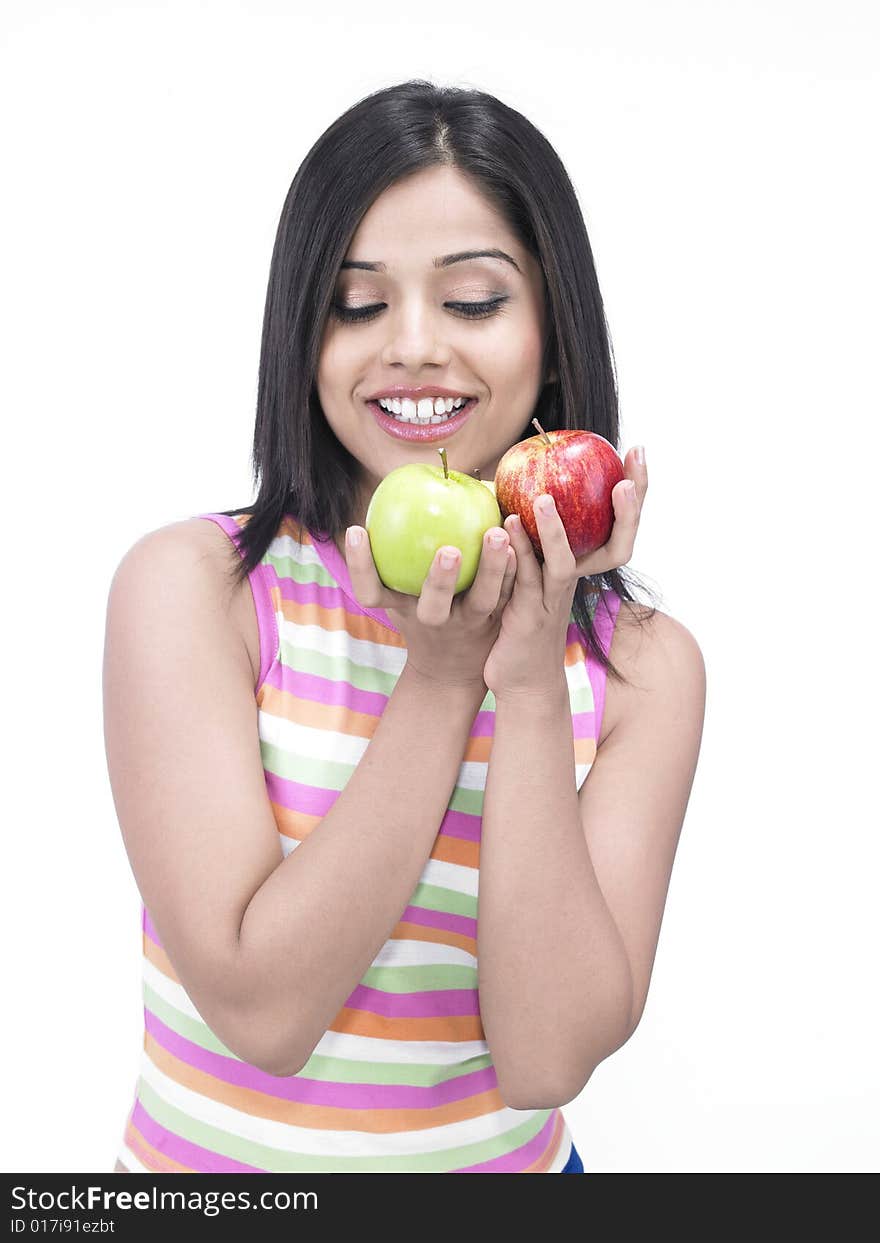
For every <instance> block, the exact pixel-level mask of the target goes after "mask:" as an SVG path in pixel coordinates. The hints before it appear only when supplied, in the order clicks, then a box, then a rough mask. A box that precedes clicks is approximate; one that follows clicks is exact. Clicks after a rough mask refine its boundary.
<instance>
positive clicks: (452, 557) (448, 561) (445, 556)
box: [440, 552, 458, 570]
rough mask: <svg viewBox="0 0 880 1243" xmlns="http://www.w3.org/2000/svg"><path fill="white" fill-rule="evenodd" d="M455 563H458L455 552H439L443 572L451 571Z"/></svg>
mask: <svg viewBox="0 0 880 1243" xmlns="http://www.w3.org/2000/svg"><path fill="white" fill-rule="evenodd" d="M456 561H458V553H457V552H441V554H440V565H441V567H442V568H443V569H444V570H451V569H452V567H453V566H454V565H455V563H456Z"/></svg>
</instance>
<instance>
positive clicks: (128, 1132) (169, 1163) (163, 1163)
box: [125, 1122, 197, 1174]
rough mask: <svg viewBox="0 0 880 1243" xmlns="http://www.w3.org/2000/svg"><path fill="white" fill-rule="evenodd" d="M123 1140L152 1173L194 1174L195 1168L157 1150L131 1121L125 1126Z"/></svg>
mask: <svg viewBox="0 0 880 1243" xmlns="http://www.w3.org/2000/svg"><path fill="white" fill-rule="evenodd" d="M125 1142H126V1144H128V1146H129V1148H130V1149H131V1151H132V1152H133V1153H134V1155H135V1156H136V1157H137V1159H138V1160H139V1161H140V1162H141V1164H142V1165H145V1166H146V1167H147V1169H148V1170H150V1171H151V1172H152V1173H154V1174H195V1173H197V1171H196V1170H193V1169H191V1168H190V1167H189V1166H188V1165H181V1164H180V1162H179V1161H173V1160H172V1159H171V1157H167V1156H166V1155H165V1153H164V1152H159V1150H158V1149H157V1148H154V1147H153V1145H152V1144H150V1143H149V1142H148V1141H147V1140H145V1139H144V1137H143V1135H141V1133H140V1131H139V1130H138V1129H137V1127H136V1126H135V1125H134V1123H133V1122H129V1124H128V1126H127V1127H126V1128H125Z"/></svg>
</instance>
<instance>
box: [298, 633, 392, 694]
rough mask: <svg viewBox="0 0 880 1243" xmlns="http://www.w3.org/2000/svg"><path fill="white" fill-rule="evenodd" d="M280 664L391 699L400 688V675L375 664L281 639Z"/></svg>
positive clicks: (344, 654) (342, 653) (340, 653)
mask: <svg viewBox="0 0 880 1243" xmlns="http://www.w3.org/2000/svg"><path fill="white" fill-rule="evenodd" d="M281 663H282V664H283V665H284V666H285V668H287V669H290V670H291V671H292V672H294V673H308V674H311V675H312V676H313V677H317V678H324V679H325V681H327V682H348V683H350V684H351V685H352V686H353V687H355V689H356V690H359V691H371V692H374V693H375V694H379V695H385V696H389V695H390V694H391V692H392V691H393V690H394V687H395V686H396V685H397V679H398V677H399V676H400V675H399V674H397V673H394V672H391V671H386V670H383V669H377V668H376V667H375V666H374V665H368V664H360V663H355V661H353V660H352V659H351V657H350V656H349V655H347V654H346V653H345V652H339V653H336V654H332V653H329V652H319V651H316V650H315V649H314V648H311V647H301V646H299V645H295V644H293V643H289V642H288V641H287V640H286V639H283V638H282V639H281Z"/></svg>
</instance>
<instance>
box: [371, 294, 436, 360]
mask: <svg viewBox="0 0 880 1243" xmlns="http://www.w3.org/2000/svg"><path fill="white" fill-rule="evenodd" d="M385 324H386V325H387V330H388V338H387V340H386V342H385V345H384V346H383V347H382V363H383V365H385V366H391V365H392V364H393V363H400V364H401V365H402V366H404V367H406V369H407V370H408V371H413V372H416V373H418V371H419V369H420V368H421V367H424V366H427V365H431V364H433V365H435V366H438V367H442V366H445V365H446V364H447V363H448V362H449V359H450V350H449V345H448V342H446V341H445V340H444V334H443V328H442V323H441V320H440V318H439V317H438V316H437V315H434V314H433V313H432V312H431V310H429V309H428V308H427V307H425V306H421V305H417V304H415V303H413V304H410V305H409V306H404V307H400V309H398V310H396V311H395V310H392V308H390V307H389V308H388V311H387V313H386V315H385Z"/></svg>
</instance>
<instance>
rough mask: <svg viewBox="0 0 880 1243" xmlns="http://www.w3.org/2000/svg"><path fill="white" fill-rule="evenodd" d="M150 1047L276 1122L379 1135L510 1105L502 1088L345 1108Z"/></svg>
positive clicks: (182, 1079)
mask: <svg viewBox="0 0 880 1243" xmlns="http://www.w3.org/2000/svg"><path fill="white" fill-rule="evenodd" d="M147 1053H148V1056H149V1057H150V1060H151V1061H152V1062H153V1063H154V1064H155V1065H156V1066H157V1067H158V1068H159V1069H160V1070H161V1071H162V1072H163V1074H166V1075H167V1076H168V1078H169V1079H173V1080H174V1082H175V1083H177V1084H180V1086H181V1087H184V1088H188V1089H189V1090H190V1091H192V1092H197V1093H198V1094H199V1095H200V1096H204V1097H207V1098H208V1099H209V1100H212V1101H217V1102H219V1103H220V1104H222V1105H228V1106H230V1108H232V1109H237V1110H238V1111H239V1112H240V1113H245V1114H248V1115H249V1116H250V1117H254V1118H266V1119H269V1120H271V1121H272V1122H283V1123H285V1124H287V1125H288V1126H301V1127H307V1128H309V1129H312V1130H320V1131H361V1132H363V1133H365V1134H375V1135H386V1134H390V1133H391V1132H394V1131H403V1132H406V1131H421V1130H427V1129H430V1128H432V1127H438V1126H448V1125H449V1124H451V1123H455V1122H464V1121H467V1120H470V1119H472V1118H482V1117H485V1116H486V1115H489V1114H493V1113H497V1112H498V1110H500V1109H503V1108H504V1101H503V1100H502V1099H501V1095H500V1093H499V1092H498V1089H497V1088H492V1089H490V1090H489V1091H488V1092H480V1093H479V1094H478V1095H476V1096H469V1097H465V1098H464V1099H463V1100H460V1101H450V1102H449V1104H447V1105H438V1106H436V1108H433V1109H380V1108H377V1107H376V1106H375V1105H371V1106H370V1107H369V1108H365V1109H344V1108H341V1107H334V1106H328V1105H309V1104H307V1103H304V1102H301V1101H288V1100H283V1099H282V1098H281V1097H278V1096H272V1095H271V1094H270V1093H268V1092H258V1091H256V1090H255V1089H253V1088H243V1087H238V1086H237V1085H236V1084H232V1083H226V1082H225V1081H224V1080H222V1079H218V1078H216V1077H215V1076H214V1075H210V1074H208V1073H207V1072H206V1071H203V1070H198V1069H197V1068H196V1067H194V1066H190V1065H189V1064H188V1063H186V1062H183V1061H181V1059H180V1058H178V1057H175V1056H174V1054H173V1053H169V1052H168V1050H167V1049H164V1048H163V1047H162V1046H161V1045H160V1044H158V1043H157V1041H155V1040H154V1039H153V1037H152V1036H150V1038H149V1042H148V1045H147Z"/></svg>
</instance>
